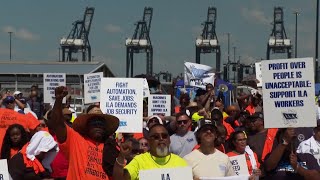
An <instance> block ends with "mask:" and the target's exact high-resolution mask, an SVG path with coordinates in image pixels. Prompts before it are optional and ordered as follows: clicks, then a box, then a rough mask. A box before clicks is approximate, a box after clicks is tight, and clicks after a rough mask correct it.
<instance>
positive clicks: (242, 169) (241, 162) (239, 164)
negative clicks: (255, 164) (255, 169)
mask: <svg viewBox="0 0 320 180" xmlns="http://www.w3.org/2000/svg"><path fill="white" fill-rule="evenodd" d="M229 159H230V162H231V165H232V169H233V170H234V172H235V173H236V175H238V176H239V175H249V171H248V165H247V162H246V156H245V155H244V154H242V155H238V156H232V157H229Z"/></svg>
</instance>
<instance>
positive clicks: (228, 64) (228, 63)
mask: <svg viewBox="0 0 320 180" xmlns="http://www.w3.org/2000/svg"><path fill="white" fill-rule="evenodd" d="M227 34H228V62H227V79H228V80H229V76H230V75H229V66H230V33H227Z"/></svg>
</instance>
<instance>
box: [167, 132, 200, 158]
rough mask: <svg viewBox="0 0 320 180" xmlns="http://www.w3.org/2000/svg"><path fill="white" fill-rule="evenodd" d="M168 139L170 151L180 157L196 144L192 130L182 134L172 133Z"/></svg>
mask: <svg viewBox="0 0 320 180" xmlns="http://www.w3.org/2000/svg"><path fill="white" fill-rule="evenodd" d="M170 140H171V143H170V152H172V153H174V154H176V155H178V156H180V157H184V156H185V155H187V154H189V153H190V152H191V151H192V150H193V148H194V147H195V146H196V145H197V140H196V137H195V135H194V133H193V132H192V131H188V133H187V134H185V135H184V136H178V135H177V134H173V135H172V136H170Z"/></svg>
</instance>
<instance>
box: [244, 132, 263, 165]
mask: <svg viewBox="0 0 320 180" xmlns="http://www.w3.org/2000/svg"><path fill="white" fill-rule="evenodd" d="M267 132H268V131H264V132H262V133H256V134H253V135H249V136H248V145H249V146H250V148H251V149H252V150H253V151H254V152H255V153H256V154H257V156H258V161H259V162H260V163H261V164H262V160H261V156H262V152H263V148H264V143H265V141H266V138H267Z"/></svg>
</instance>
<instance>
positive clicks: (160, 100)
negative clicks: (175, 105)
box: [148, 94, 171, 116]
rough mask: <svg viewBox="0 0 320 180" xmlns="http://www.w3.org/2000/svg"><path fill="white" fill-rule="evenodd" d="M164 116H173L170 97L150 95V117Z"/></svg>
mask: <svg viewBox="0 0 320 180" xmlns="http://www.w3.org/2000/svg"><path fill="white" fill-rule="evenodd" d="M152 115H162V116H171V96H170V95H160V94H157V95H150V96H149V97H148V116H152Z"/></svg>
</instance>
